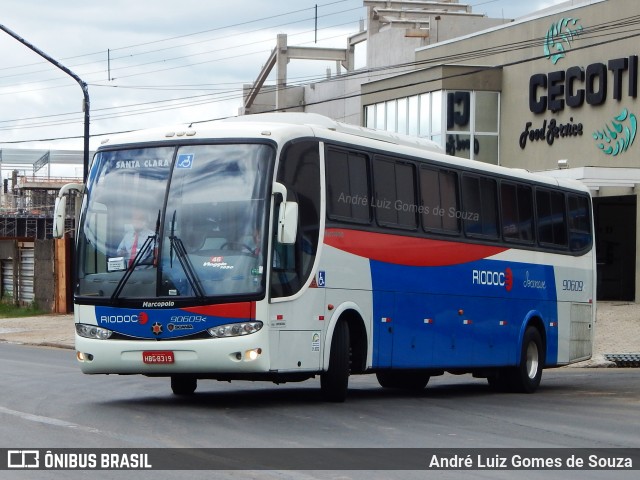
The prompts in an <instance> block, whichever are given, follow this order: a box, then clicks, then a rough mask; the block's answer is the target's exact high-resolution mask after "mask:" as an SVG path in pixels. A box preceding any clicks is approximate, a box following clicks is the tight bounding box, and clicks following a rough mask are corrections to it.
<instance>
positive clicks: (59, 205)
mask: <svg viewBox="0 0 640 480" xmlns="http://www.w3.org/2000/svg"><path fill="white" fill-rule="evenodd" d="M83 188H84V184H82V183H67V184H66V185H64V186H63V187H62V188H61V189H60V191H59V192H58V197H57V198H56V203H55V207H54V210H53V238H62V237H64V225H65V220H66V219H67V199H66V198H65V195H68V193H69V192H70V191H71V190H78V191H82V189H83Z"/></svg>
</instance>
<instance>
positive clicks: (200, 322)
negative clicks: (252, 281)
mask: <svg viewBox="0 0 640 480" xmlns="http://www.w3.org/2000/svg"><path fill="white" fill-rule="evenodd" d="M250 320H251V319H250V318H230V317H218V316H213V315H205V314H200V313H194V312H193V311H187V310H181V309H177V308H171V309H167V310H161V309H144V310H141V309H131V308H112V307H98V306H97V307H96V321H97V323H98V326H100V327H104V328H108V329H110V330H113V331H114V332H118V333H121V334H123V335H127V336H130V337H135V338H153V339H172V338H179V337H185V336H189V335H194V334H197V333H201V332H203V331H205V330H207V329H208V328H211V327H216V326H219V325H223V324H228V323H236V322H243V321H245V322H246V321H250Z"/></svg>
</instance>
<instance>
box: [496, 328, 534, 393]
mask: <svg viewBox="0 0 640 480" xmlns="http://www.w3.org/2000/svg"><path fill="white" fill-rule="evenodd" d="M543 368H544V349H543V342H542V337H541V336H540V332H539V331H538V329H537V328H535V327H527V329H526V330H525V332H524V337H523V338H522V350H521V351H520V363H519V364H518V366H517V367H510V368H506V369H504V370H500V371H499V372H497V373H496V374H495V375H492V376H490V377H488V378H487V380H488V381H489V385H490V386H491V387H492V388H494V389H495V390H499V391H511V392H516V393H533V392H535V391H536V390H537V389H538V386H539V385H540V380H541V379H542V369H543Z"/></svg>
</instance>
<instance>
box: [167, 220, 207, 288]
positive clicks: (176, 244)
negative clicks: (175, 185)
mask: <svg viewBox="0 0 640 480" xmlns="http://www.w3.org/2000/svg"><path fill="white" fill-rule="evenodd" d="M175 224H176V211H175V210H174V211H173V218H172V219H171V235H169V244H170V245H169V258H170V263H171V267H173V252H174V251H175V252H176V256H177V257H178V261H179V262H180V266H182V270H183V271H184V274H185V275H186V277H187V281H188V282H189V286H190V287H191V288H192V289H193V291H194V292H195V294H196V296H197V297H200V298H202V297H204V290H203V289H202V284H201V283H200V278H199V277H198V274H197V273H196V271H195V270H194V268H193V264H192V263H191V260H189V254H188V253H187V250H186V249H185V248H184V243H182V240H180V238H178V237H177V236H176V235H175V233H174V232H175Z"/></svg>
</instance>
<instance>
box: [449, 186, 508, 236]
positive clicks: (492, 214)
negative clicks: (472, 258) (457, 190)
mask: <svg viewBox="0 0 640 480" xmlns="http://www.w3.org/2000/svg"><path fill="white" fill-rule="evenodd" d="M462 208H463V210H462V211H461V212H459V213H458V215H459V216H460V217H461V218H462V221H463V224H464V231H465V233H466V234H467V235H470V236H483V237H490V238H496V237H497V236H498V191H497V185H496V181H495V180H493V179H491V178H486V177H476V176H475V175H463V177H462Z"/></svg>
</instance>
